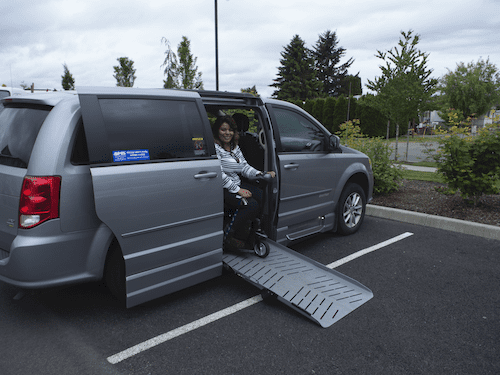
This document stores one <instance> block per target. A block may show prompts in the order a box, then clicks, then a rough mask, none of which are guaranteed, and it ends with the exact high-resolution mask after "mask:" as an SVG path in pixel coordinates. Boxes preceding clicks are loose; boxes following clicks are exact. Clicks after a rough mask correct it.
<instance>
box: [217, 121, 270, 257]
mask: <svg viewBox="0 0 500 375" xmlns="http://www.w3.org/2000/svg"><path fill="white" fill-rule="evenodd" d="M212 133H213V135H214V140H215V150H216V151H217V157H218V158H219V160H220V162H221V169H222V185H223V188H224V203H225V205H226V206H228V207H230V209H231V210H232V211H233V212H234V211H236V209H237V208H240V210H239V211H238V214H237V215H236V218H235V220H234V222H233V225H232V227H231V230H230V232H229V233H228V235H227V237H226V244H225V245H226V246H227V247H229V248H232V249H235V248H236V249H241V248H244V247H245V240H246V239H247V237H248V228H249V223H250V222H251V221H252V220H253V219H255V218H256V217H257V216H258V215H259V213H260V207H261V205H262V190H261V189H259V188H257V187H255V186H252V185H250V184H247V183H244V182H242V181H241V178H240V176H243V177H246V178H252V177H255V176H257V175H259V174H264V172H260V171H258V170H257V169H255V168H254V167H252V166H251V165H250V164H248V163H247V161H246V160H245V157H244V156H243V153H242V152H241V150H240V148H239V146H238V138H239V136H238V129H237V127H236V124H235V122H234V121H233V119H232V118H231V117H230V116H224V117H219V118H218V119H217V120H216V121H215V123H214V125H213V127H212ZM267 173H269V174H270V175H271V176H272V177H273V178H274V177H275V173H274V172H267ZM242 198H245V200H246V204H245V203H244V202H243V200H242Z"/></svg>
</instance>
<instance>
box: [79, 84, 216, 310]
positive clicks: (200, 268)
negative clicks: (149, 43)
mask: <svg viewBox="0 0 500 375" xmlns="http://www.w3.org/2000/svg"><path fill="white" fill-rule="evenodd" d="M145 92H147V94H148V95H144V93H145ZM170 93H171V92H170ZM138 94H142V95H138ZM79 95H80V102H81V106H82V116H83V122H84V128H85V132H86V136H87V143H88V148H89V157H90V159H91V168H90V169H91V174H92V182H93V187H94V196H95V206H96V212H97V215H98V217H99V218H100V219H101V220H102V221H103V222H104V223H105V224H106V225H108V226H109V228H110V229H111V230H112V231H113V233H114V235H115V236H116V238H117V240H118V242H119V244H120V247H121V250H122V253H123V256H124V259H125V271H126V293H127V306H128V307H131V306H134V305H137V304H139V303H143V302H146V301H148V300H151V299H154V298H157V297H160V296H163V295H165V294H168V293H172V292H174V291H177V290H180V289H182V288H185V287H188V286H190V285H193V284H196V283H199V282H201V281H204V280H207V279H209V278H212V277H215V276H218V275H219V274H220V273H221V267H222V220H223V197H222V181H221V170H220V163H219V161H218V159H217V157H216V156H215V150H214V149H213V144H212V142H210V141H209V140H208V139H207V137H208V136H210V133H209V124H208V120H207V116H206V114H205V113H204V108H203V106H202V105H201V104H200V103H201V101H200V99H199V96H198V95H197V94H196V93H186V95H185V97H182V98H179V95H176V96H175V97H172V95H171V94H170V96H169V91H168V90H149V91H148V90H135V89H133V90H123V91H118V90H117V89H113V90H111V89H110V90H109V92H107V91H106V92H97V93H96V92H95V91H90V90H89V91H88V92H82V91H81V90H79Z"/></svg>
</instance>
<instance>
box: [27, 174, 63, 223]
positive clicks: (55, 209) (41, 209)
mask: <svg viewBox="0 0 500 375" xmlns="http://www.w3.org/2000/svg"><path fill="white" fill-rule="evenodd" d="M60 187H61V177H59V176H50V177H25V178H24V181H23V187H22V189H21V199H20V202H19V228H33V227H34V226H36V225H38V224H41V223H43V222H44V221H47V220H50V219H55V218H58V217H59V191H60Z"/></svg>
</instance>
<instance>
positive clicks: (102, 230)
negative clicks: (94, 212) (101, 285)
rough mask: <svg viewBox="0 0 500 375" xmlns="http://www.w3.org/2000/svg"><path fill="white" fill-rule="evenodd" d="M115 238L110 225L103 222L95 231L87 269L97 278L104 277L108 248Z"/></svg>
mask: <svg viewBox="0 0 500 375" xmlns="http://www.w3.org/2000/svg"><path fill="white" fill-rule="evenodd" d="M114 239H115V235H114V234H113V232H112V231H111V229H109V227H108V226H107V225H106V224H104V223H101V225H99V227H98V228H97V230H96V231H95V234H94V237H93V239H92V243H91V246H90V249H89V255H88V258H87V269H88V270H89V272H90V273H91V274H92V275H93V276H95V278H96V279H99V280H100V279H102V277H103V275H104V265H105V263H106V256H107V255H108V250H109V247H110V245H111V243H112V242H113V240H114Z"/></svg>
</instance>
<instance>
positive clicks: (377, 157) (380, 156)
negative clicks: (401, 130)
mask: <svg viewBox="0 0 500 375" xmlns="http://www.w3.org/2000/svg"><path fill="white" fill-rule="evenodd" d="M336 134H337V135H338V136H339V137H340V140H341V143H342V144H345V145H347V146H349V147H351V148H353V149H355V150H358V151H361V152H363V153H364V154H366V155H368V157H369V158H370V160H371V162H372V170H373V180H374V183H373V194H374V195H380V194H388V193H390V192H392V191H395V190H397V189H398V187H399V182H400V181H401V179H402V178H403V176H402V172H401V169H400V167H399V166H398V165H397V164H395V163H394V161H393V160H391V150H390V148H389V146H388V145H387V143H386V142H385V141H384V140H383V139H382V138H367V137H366V136H365V135H363V133H361V128H360V126H359V120H352V121H347V122H345V123H343V124H341V125H340V131H338V132H337V133H336Z"/></svg>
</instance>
